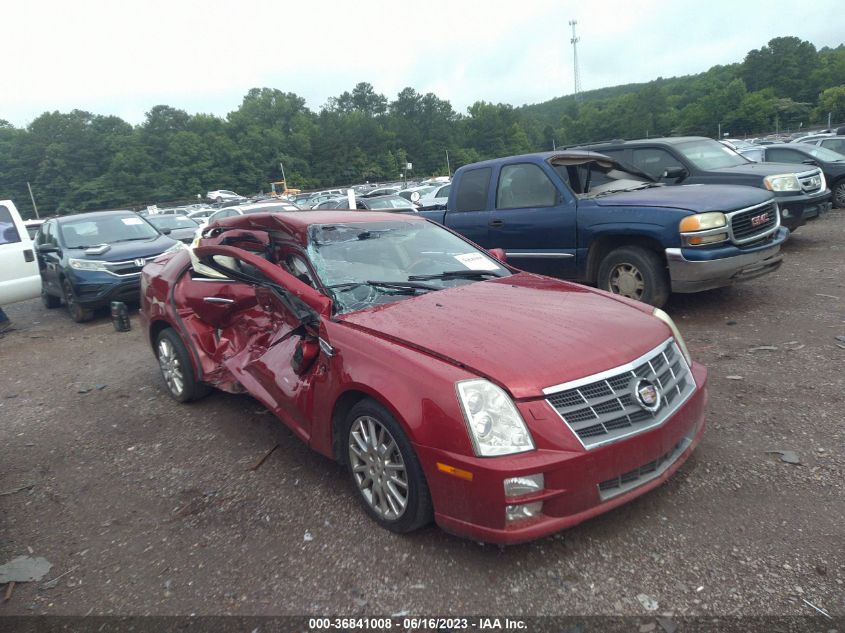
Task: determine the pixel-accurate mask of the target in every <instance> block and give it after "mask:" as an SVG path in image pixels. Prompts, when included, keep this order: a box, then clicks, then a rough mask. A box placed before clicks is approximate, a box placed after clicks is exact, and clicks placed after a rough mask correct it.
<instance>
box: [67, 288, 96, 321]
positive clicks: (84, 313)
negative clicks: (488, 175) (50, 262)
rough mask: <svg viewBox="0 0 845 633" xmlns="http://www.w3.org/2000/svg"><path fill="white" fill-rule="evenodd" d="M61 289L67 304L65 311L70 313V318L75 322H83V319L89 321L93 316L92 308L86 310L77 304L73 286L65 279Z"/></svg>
mask: <svg viewBox="0 0 845 633" xmlns="http://www.w3.org/2000/svg"><path fill="white" fill-rule="evenodd" d="M62 290H63V291H64V294H65V305H66V306H67V311H68V312H69V313H70V318H71V319H73V320H74V321H76V322H77V323H85V321H90V320H91V319H93V318H94V311H93V310H87V309H85V308H83V307H82V306H81V305H79V302H78V301H77V300H76V294H74V292H73V286H72V285H71V283H70V281H68V280H67V279H65V280H64V281H63V282H62Z"/></svg>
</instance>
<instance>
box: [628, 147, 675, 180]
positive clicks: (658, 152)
mask: <svg viewBox="0 0 845 633" xmlns="http://www.w3.org/2000/svg"><path fill="white" fill-rule="evenodd" d="M632 161H633V163H634V166H635V167H637V168H638V169H640V170H641V171H644V172H645V173H647V174H648V175H649V176H651V177H652V178H662V177H663V173H664V172H665V171H667V170H669V169H682V168H683V165H681V164H680V163H679V162H678V160H677V159H676V158H675V157H674V156H672V154H670V153H669V152H667V151H666V150H664V149H660V148H659V147H645V148H642V149H634V151H633V152H632Z"/></svg>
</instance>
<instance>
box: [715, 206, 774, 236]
mask: <svg viewBox="0 0 845 633" xmlns="http://www.w3.org/2000/svg"><path fill="white" fill-rule="evenodd" d="M727 215H728V218H729V219H730V228H731V235H732V241H733V242H734V243H735V244H747V243H748V242H753V241H755V240H758V239H760V238H763V237H765V236H767V235H769V234H770V233H774V231H775V230H776V229H777V227H778V226H780V214H779V213H778V205H777V203H776V202H774V201H771V202H766V203H763V204H759V205H757V206H754V207H750V208H748V209H740V210H739V211H734V212H733V213H728V214H727Z"/></svg>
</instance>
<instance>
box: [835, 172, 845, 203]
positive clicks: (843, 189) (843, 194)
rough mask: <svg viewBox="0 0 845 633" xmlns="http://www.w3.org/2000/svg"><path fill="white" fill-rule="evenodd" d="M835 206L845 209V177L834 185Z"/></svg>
mask: <svg viewBox="0 0 845 633" xmlns="http://www.w3.org/2000/svg"><path fill="white" fill-rule="evenodd" d="M833 206H834V207H836V208H837V209H845V179H843V180H840V181H839V182H837V183H835V184H834V185H833Z"/></svg>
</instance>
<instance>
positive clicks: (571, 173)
mask: <svg viewBox="0 0 845 633" xmlns="http://www.w3.org/2000/svg"><path fill="white" fill-rule="evenodd" d="M552 167H554V169H555V171H556V172H557V173H558V175H559V176H560V177H561V178H562V179H563V181H564V182H565V183H566V184H568V185H569V187H570V189H572V191H573V192H574V193H575V194H576V195H577V196H578V197H579V198H594V197H598V196H605V195H608V194H611V193H616V192H619V191H632V190H634V189H645V188H648V187H657V186H660V185H659V183H656V182H654V180H652V178H651V177H650V176H647V175H646V174H644V173H642V172H640V171H638V170H636V169H633V168H630V167H629V168H627V169H626V168H623V167H622V165H621V164H620V163H617V162H615V161H610V160H581V161H577V162H576V161H565V162H564V161H561V162H553V163H552ZM628 169H630V171H628Z"/></svg>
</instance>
